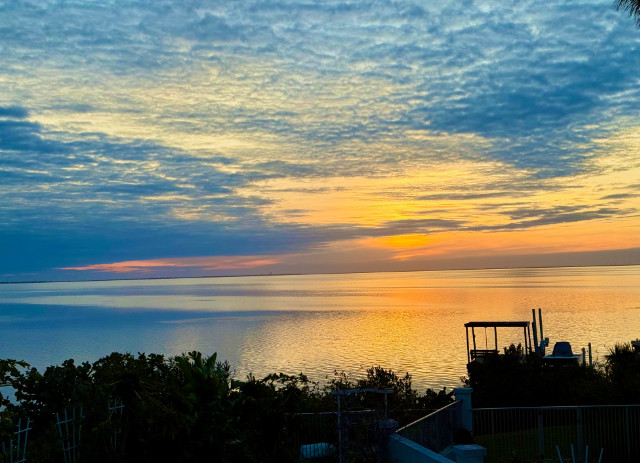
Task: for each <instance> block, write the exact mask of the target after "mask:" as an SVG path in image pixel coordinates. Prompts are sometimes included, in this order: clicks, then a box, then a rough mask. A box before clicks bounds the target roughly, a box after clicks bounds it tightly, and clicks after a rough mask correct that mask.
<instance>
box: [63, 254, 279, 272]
mask: <svg viewBox="0 0 640 463" xmlns="http://www.w3.org/2000/svg"><path fill="white" fill-rule="evenodd" d="M278 262H279V261H278V259H275V258H273V257H269V256H229V257H220V256H214V257H196V258H190V259H189V258H179V259H151V260H131V261H125V262H113V263H110V264H94V265H85V266H83V267H62V268H60V270H78V271H91V270H97V271H100V272H110V273H145V272H149V271H158V270H160V271H167V270H175V269H179V268H183V267H187V268H195V269H197V270H199V271H205V272H206V271H212V270H237V269H250V268H258V267H265V266H268V265H274V264H277V263H278Z"/></svg>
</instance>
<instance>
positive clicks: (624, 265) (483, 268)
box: [0, 263, 640, 285]
mask: <svg viewBox="0 0 640 463" xmlns="http://www.w3.org/2000/svg"><path fill="white" fill-rule="evenodd" d="M637 266H640V263H638V264H599V265H557V266H553V265H540V266H527V267H478V268H447V269H422V270H372V271H364V270H363V271H359V272H317V273H315V272H310V273H253V274H246V275H198V276H175V277H170V276H167V277H147V278H95V279H88V280H25V281H0V285H23V284H40V283H92V282H93V283H96V282H104V281H154V280H193V279H198V278H244V277H271V276H273V277H276V276H278V277H280V276H302V275H305V276H311V275H357V274H374V273H412V272H461V271H470V272H473V271H480V270H518V269H521V270H530V269H551V268H593V267H637Z"/></svg>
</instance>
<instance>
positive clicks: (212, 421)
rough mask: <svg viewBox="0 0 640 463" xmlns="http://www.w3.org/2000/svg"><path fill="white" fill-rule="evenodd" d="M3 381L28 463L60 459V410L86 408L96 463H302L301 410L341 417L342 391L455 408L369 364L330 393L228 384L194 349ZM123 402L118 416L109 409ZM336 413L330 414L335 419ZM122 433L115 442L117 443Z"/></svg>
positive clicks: (284, 382)
mask: <svg viewBox="0 0 640 463" xmlns="http://www.w3.org/2000/svg"><path fill="white" fill-rule="evenodd" d="M0 380H2V381H3V382H6V383H9V384H10V385H11V386H12V388H13V390H14V393H15V400H14V401H9V400H7V399H4V398H3V397H2V396H0V400H1V401H2V402H1V403H2V405H3V406H4V407H3V408H2V409H1V411H0V418H1V422H0V439H2V440H3V441H7V440H8V438H9V436H10V435H11V433H12V432H13V431H14V430H15V423H16V422H17V419H18V418H19V417H26V416H29V417H30V418H31V420H32V425H33V429H32V431H31V434H30V437H29V441H28V442H29V448H28V450H27V452H28V458H29V461H31V462H34V463H38V462H48V461H52V460H53V461H55V460H59V461H61V459H62V451H61V446H60V440H59V433H58V429H57V427H56V422H55V414H56V413H59V412H62V411H63V410H65V409H66V410H69V411H71V409H72V408H76V410H78V411H79V409H80V407H82V409H83V414H84V419H83V420H82V441H81V444H82V445H81V448H80V460H81V461H91V462H127V461H140V462H146V461H149V462H151V461H175V462H184V463H188V462H201V461H220V462H229V463H231V462H258V461H259V462H271V461H273V462H275V461H278V462H287V461H297V460H298V458H299V455H298V452H299V448H300V442H299V441H298V440H296V437H297V435H298V434H299V432H300V431H301V429H300V428H299V427H300V426H301V424H300V421H296V420H294V419H292V417H295V416H299V415H297V414H299V413H302V412H318V411H325V412H326V411H335V410H336V398H335V395H332V392H333V391H335V390H336V389H345V388H362V389H388V390H393V394H391V395H390V396H389V407H390V409H392V410H394V411H395V410H402V409H403V408H413V409H416V408H420V409H423V410H424V409H429V408H434V407H439V406H442V405H446V403H449V402H450V401H451V400H452V399H451V394H450V393H447V392H446V390H443V391H440V392H436V391H433V390H427V391H426V393H425V394H424V395H421V394H419V393H418V392H417V391H416V390H414V389H413V387H412V383H411V376H410V375H409V374H405V375H404V376H398V375H396V374H395V373H394V372H393V371H391V370H385V369H383V368H382V367H379V366H378V367H372V368H370V369H368V370H367V372H366V377H364V378H361V379H358V380H352V379H351V378H349V377H348V376H347V375H345V374H336V377H335V378H334V379H333V380H332V381H330V382H329V384H327V385H326V386H325V387H321V386H320V385H319V384H318V383H317V382H313V381H310V380H309V379H308V378H307V377H306V376H305V375H303V374H299V375H285V374H282V373H278V374H271V375H268V376H266V377H265V378H262V379H257V378H255V377H254V376H253V375H249V376H248V377H247V378H246V380H244V381H238V380H235V379H234V378H232V375H231V369H230V365H229V364H228V363H227V362H221V361H219V360H218V359H217V355H216V354H213V355H212V356H210V357H206V356H203V355H202V354H201V353H200V352H189V353H187V354H183V355H179V356H176V357H172V358H166V357H164V356H163V355H156V354H148V355H147V354H144V353H142V354H138V355H137V356H135V355H132V354H129V353H125V354H122V353H117V352H114V353H112V354H111V355H109V356H106V357H104V358H101V359H99V360H98V361H96V362H95V363H93V364H90V363H86V362H85V363H82V364H76V363H75V362H74V361H73V360H72V359H70V360H67V361H65V362H63V363H62V364H61V365H59V366H51V367H48V368H47V369H46V370H45V371H44V373H40V372H38V371H37V370H36V369H35V368H29V365H28V364H26V363H25V362H17V361H15V360H3V361H0ZM381 397H382V396H381V395H378V394H368V395H367V394H363V395H362V396H361V397H359V398H358V400H360V403H359V405H360V406H362V407H377V408H380V407H383V406H384V405H383V404H384V402H383V399H381ZM114 400H117V401H118V403H121V404H123V405H124V408H123V412H122V414H121V415H118V414H112V413H110V412H109V410H108V406H107V405H108V403H110V402H113V401H114ZM330 417H331V416H330ZM115 436H117V437H118V439H117V445H114V444H113V443H114V440H113V439H114V437H115ZM0 461H1V457H0Z"/></svg>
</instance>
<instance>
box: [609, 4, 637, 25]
mask: <svg viewBox="0 0 640 463" xmlns="http://www.w3.org/2000/svg"><path fill="white" fill-rule="evenodd" d="M614 5H615V7H616V9H618V10H622V11H626V12H627V13H629V16H631V17H632V18H634V19H635V20H636V24H637V26H638V27H640V0H615V2H614Z"/></svg>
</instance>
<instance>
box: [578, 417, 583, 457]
mask: <svg viewBox="0 0 640 463" xmlns="http://www.w3.org/2000/svg"><path fill="white" fill-rule="evenodd" d="M577 415H578V416H577V422H578V461H583V460H582V458H583V457H584V453H583V452H584V450H583V449H584V431H583V426H582V407H578V410H577Z"/></svg>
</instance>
